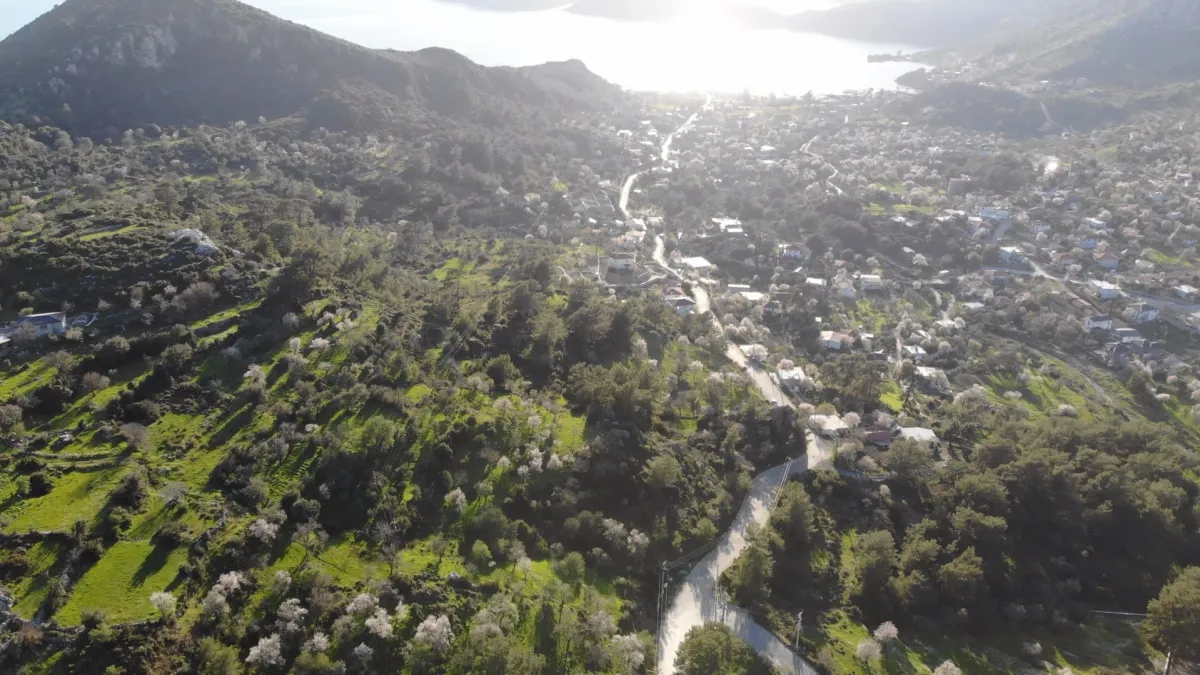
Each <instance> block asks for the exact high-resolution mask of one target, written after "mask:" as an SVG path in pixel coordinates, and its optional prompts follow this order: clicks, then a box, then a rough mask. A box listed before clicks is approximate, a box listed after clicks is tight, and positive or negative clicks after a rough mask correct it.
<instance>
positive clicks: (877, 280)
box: [858, 274, 883, 291]
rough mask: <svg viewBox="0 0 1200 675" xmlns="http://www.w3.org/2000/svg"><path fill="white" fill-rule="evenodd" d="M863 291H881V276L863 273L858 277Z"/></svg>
mask: <svg viewBox="0 0 1200 675" xmlns="http://www.w3.org/2000/svg"><path fill="white" fill-rule="evenodd" d="M858 280H859V281H860V282H861V283H862V289H863V290H864V291H882V290H883V278H882V277H880V276H879V275H878V274H864V275H862V276H860V277H859V278H858Z"/></svg>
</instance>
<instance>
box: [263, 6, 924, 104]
mask: <svg viewBox="0 0 1200 675" xmlns="http://www.w3.org/2000/svg"><path fill="white" fill-rule="evenodd" d="M713 2H714V0H707V2H705V1H703V0H702V1H701V2H698V3H697V5H696V10H695V11H694V12H692V13H690V15H689V16H687V17H685V18H681V19H679V20H676V21H671V22H661V23H637V22H623V21H615V20H610V19H603V18H596V17H590V16H582V15H578V14H572V13H570V12H566V11H563V10H550V11H544V12H522V13H503V12H491V11H483V10H477V9H472V8H469V7H466V6H462V5H457V4H451V3H446V2H439V1H438V0H401V1H400V2H394V3H393V2H385V1H383V0H344V1H340V2H328V1H327V0H255V1H254V4H257V5H258V6H260V7H262V8H263V9H266V10H268V11H277V12H279V13H280V14H281V15H283V16H285V17H288V18H292V19H293V20H296V21H299V22H300V23H304V24H306V25H309V26H312V27H313V28H316V29H318V30H322V31H325V32H328V33H331V34H333V35H336V36H338V37H342V38H345V39H347V40H351V41H354V42H358V43H360V44H364V45H366V46H369V47H376V48H392V49H402V50H412V49H422V48H425V47H446V48H449V49H453V50H455V51H458V52H461V53H462V54H464V55H466V56H467V57H469V58H471V59H472V60H475V61H477V62H479V63H482V64H484V65H493V66H496V65H510V66H521V65H533V64H537V63H544V62H546V61H563V60H567V59H580V60H582V61H583V62H584V63H586V64H587V66H588V67H589V68H591V70H592V71H594V72H595V73H597V74H599V75H600V76H602V77H604V78H606V79H608V80H610V81H612V82H615V83H616V84H619V85H621V86H623V87H625V88H627V89H635V90H656V91H711V92H724V93H737V92H742V91H744V90H749V91H751V92H752V93H755V94H768V93H776V94H785V93H786V94H803V93H805V92H807V91H813V92H815V93H818V94H825V93H836V92H841V91H844V90H846V89H867V88H876V89H879V88H894V87H895V84H894V82H893V80H894V79H895V78H896V77H897V76H899V75H901V74H903V73H905V72H907V71H909V70H912V69H913V68H914V66H913V65H912V64H908V63H883V64H868V63H867V61H866V58H867V55H868V54H872V53H880V52H895V51H897V50H898V49H902V48H903V49H905V51H911V50H912V49H911V48H904V47H902V46H899V45H867V44H861V43H854V42H848V41H845V40H838V39H834V38H828V37H824V36H819V35H811V34H803V33H796V32H793V31H786V30H754V29H748V28H744V27H739V26H736V25H733V24H732V22H730V21H728V20H727V19H725V18H724V17H723V16H722V15H721V14H719V13H718V12H717V11H715V7H714V5H713ZM817 2H818V3H819V2H820V0H817ZM757 4H760V5H764V6H769V7H771V8H773V9H779V10H781V11H798V10H799V9H802V8H803V7H805V6H808V7H812V6H814V3H813V2H809V1H808V0H758V1H757Z"/></svg>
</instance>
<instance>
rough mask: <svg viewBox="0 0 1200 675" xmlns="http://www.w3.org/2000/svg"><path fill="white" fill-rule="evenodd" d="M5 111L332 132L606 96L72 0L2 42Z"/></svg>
mask: <svg viewBox="0 0 1200 675" xmlns="http://www.w3.org/2000/svg"><path fill="white" fill-rule="evenodd" d="M0 83H2V84H0V116H2V117H5V118H10V119H25V118H28V117H30V116H33V115H36V116H38V117H40V118H42V119H44V120H45V119H49V120H52V121H53V122H54V123H56V124H58V125H61V126H64V127H67V128H70V129H71V130H72V131H74V132H76V133H100V132H107V133H112V132H114V131H121V130H124V129H126V128H130V127H137V126H143V125H148V124H151V123H154V124H159V125H174V124H193V123H198V122H206V123H215V124H223V123H228V122H231V121H236V120H241V119H255V118H257V117H259V116H265V117H268V118H277V117H285V116H289V115H293V114H296V113H305V114H307V115H308V116H309V120H310V121H311V122H313V123H314V124H321V125H325V126H330V127H333V128H356V127H359V128H380V127H396V126H399V127H404V126H408V125H412V124H414V123H420V122H422V121H423V120H424V121H427V120H429V119H431V118H432V117H434V116H447V117H452V118H455V119H461V120H475V121H479V122H482V123H485V124H491V125H496V124H499V123H500V122H501V121H503V120H504V115H505V112H506V111H510V110H511V109H513V108H514V107H516V108H536V109H538V110H541V111H544V112H547V113H550V114H555V113H559V112H563V111H568V110H584V109H591V108H596V107H604V106H607V105H611V104H612V102H613V101H614V100H615V97H617V96H618V95H619V90H618V89H617V88H616V87H614V86H612V85H609V84H608V83H606V82H604V81H603V80H601V79H600V78H598V77H596V76H595V75H593V74H592V73H590V72H589V71H587V69H586V68H585V67H583V66H582V64H578V63H574V64H566V65H564V64H556V65H553V66H550V67H542V66H538V67H533V68H521V69H514V68H485V67H482V66H479V65H477V64H475V63H472V62H471V61H469V60H467V59H466V58H464V57H462V56H460V55H458V54H455V53H453V52H449V51H445V50H424V51H421V52H415V53H404V52H392V51H375V50H370V49H366V48H364V47H360V46H358V45H354V44H351V43H349V42H346V41H343V40H339V39H336V38H333V37H330V36H328V35H325V34H322V33H319V32H317V31H314V30H312V29H309V28H306V27H303V26H300V25H297V24H293V23H290V22H287V21H284V20H282V19H279V18H277V17H274V16H272V15H270V14H267V13H265V12H262V11H260V10H257V9H254V8H252V7H249V6H247V5H244V4H241V3H239V2H234V1H233V0H68V2H65V3H63V4H62V5H60V6H58V7H56V8H55V9H53V10H51V11H50V12H48V13H46V14H45V15H43V16H42V17H40V18H38V19H37V20H35V21H34V22H33V23H31V24H29V25H28V26H26V27H25V28H22V29H21V30H20V31H18V32H16V33H15V34H13V35H12V36H10V37H9V38H8V39H6V40H4V42H2V43H0Z"/></svg>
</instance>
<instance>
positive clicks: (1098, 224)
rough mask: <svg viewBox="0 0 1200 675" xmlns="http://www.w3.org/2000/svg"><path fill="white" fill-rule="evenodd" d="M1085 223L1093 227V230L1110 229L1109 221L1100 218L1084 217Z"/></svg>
mask: <svg viewBox="0 0 1200 675" xmlns="http://www.w3.org/2000/svg"><path fill="white" fill-rule="evenodd" d="M1083 224H1084V225H1087V226H1088V227H1090V228H1092V229H1093V230H1107V229H1108V223H1106V222H1104V221H1103V220H1100V219H1099V218H1084V219H1083Z"/></svg>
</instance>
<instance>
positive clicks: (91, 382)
mask: <svg viewBox="0 0 1200 675" xmlns="http://www.w3.org/2000/svg"><path fill="white" fill-rule="evenodd" d="M80 384H81V386H82V388H83V391H84V393H87V394H94V393H96V392H97V391H100V390H101V389H105V388H107V387H108V385H109V379H108V378H107V377H105V376H104V375H101V374H100V373H97V372H94V371H93V372H88V373H84V375H83V379H82V380H81V381H80Z"/></svg>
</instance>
